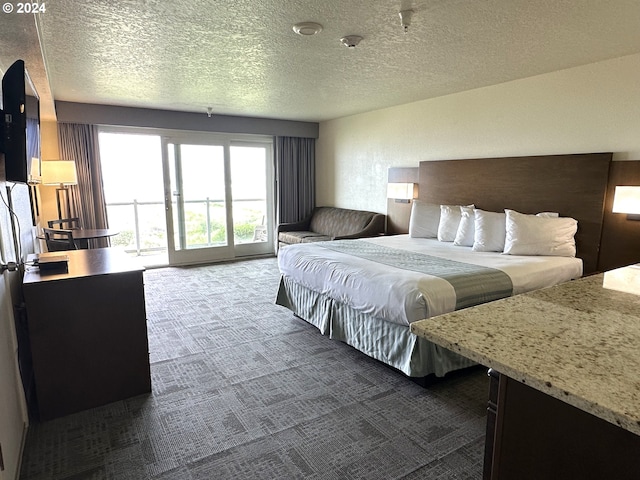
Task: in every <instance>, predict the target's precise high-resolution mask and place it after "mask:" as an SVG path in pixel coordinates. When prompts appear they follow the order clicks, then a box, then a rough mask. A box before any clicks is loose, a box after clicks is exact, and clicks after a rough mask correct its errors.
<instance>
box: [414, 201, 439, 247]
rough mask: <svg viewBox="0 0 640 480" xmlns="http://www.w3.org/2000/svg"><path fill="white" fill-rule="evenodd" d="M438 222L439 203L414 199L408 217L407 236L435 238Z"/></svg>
mask: <svg viewBox="0 0 640 480" xmlns="http://www.w3.org/2000/svg"><path fill="white" fill-rule="evenodd" d="M439 224H440V205H436V204H434V203H426V202H421V201H420V200H414V201H413V205H411V216H410V217H409V236H410V237H413V238H436V237H437V236H438V225H439Z"/></svg>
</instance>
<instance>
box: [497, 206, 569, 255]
mask: <svg viewBox="0 0 640 480" xmlns="http://www.w3.org/2000/svg"><path fill="white" fill-rule="evenodd" d="M505 215H506V237H505V243H504V253H506V254H508V255H549V256H555V257H575V256H576V243H575V239H574V236H575V234H576V232H577V230H578V221H577V220H575V219H574V218H569V217H541V216H537V215H525V214H523V213H518V212H516V211H514V210H508V209H507V210H505Z"/></svg>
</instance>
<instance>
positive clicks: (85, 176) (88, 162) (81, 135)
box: [58, 123, 109, 246]
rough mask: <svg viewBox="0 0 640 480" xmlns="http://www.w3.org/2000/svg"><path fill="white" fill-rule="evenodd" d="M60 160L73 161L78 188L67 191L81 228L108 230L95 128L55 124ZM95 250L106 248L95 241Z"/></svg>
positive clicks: (101, 242) (96, 129) (101, 241)
mask: <svg viewBox="0 0 640 480" xmlns="http://www.w3.org/2000/svg"><path fill="white" fill-rule="evenodd" d="M58 141H59V144H60V158H62V159H64V160H74V161H75V163H76V172H77V175H78V184H77V185H72V186H71V187H70V191H71V199H72V200H71V201H72V205H73V212H74V215H75V216H77V217H79V218H80V224H81V225H82V226H83V227H84V228H108V227H109V222H108V219H107V206H106V202H105V199H104V188H103V184H102V167H101V165H100V147H99V144H98V127H97V126H96V125H83V124H74V123H59V124H58ZM97 242H98V245H96V246H107V244H108V243H107V241H106V240H97Z"/></svg>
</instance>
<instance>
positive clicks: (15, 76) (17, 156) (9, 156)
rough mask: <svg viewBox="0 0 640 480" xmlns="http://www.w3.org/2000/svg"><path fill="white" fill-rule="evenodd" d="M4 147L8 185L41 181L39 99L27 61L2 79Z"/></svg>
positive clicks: (10, 68)
mask: <svg viewBox="0 0 640 480" xmlns="http://www.w3.org/2000/svg"><path fill="white" fill-rule="evenodd" d="M2 126H3V128H2V145H1V146H0V149H1V150H2V152H3V153H4V162H5V178H6V180H7V181H8V182H16V183H39V181H40V167H41V161H40V99H39V97H38V94H37V92H36V89H35V88H34V87H33V83H32V82H31V79H30V78H29V73H28V72H27V70H26V68H25V65H24V61H23V60H17V61H15V62H14V63H13V65H11V66H10V67H9V68H8V69H7V71H6V72H5V74H4V76H3V77H2Z"/></svg>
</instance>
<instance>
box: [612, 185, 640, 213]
mask: <svg viewBox="0 0 640 480" xmlns="http://www.w3.org/2000/svg"><path fill="white" fill-rule="evenodd" d="M611 211H612V212H613V213H626V214H627V220H640V186H636V187H625V186H621V185H618V186H617V187H616V191H615V193H614V196H613V208H612V209H611Z"/></svg>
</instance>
